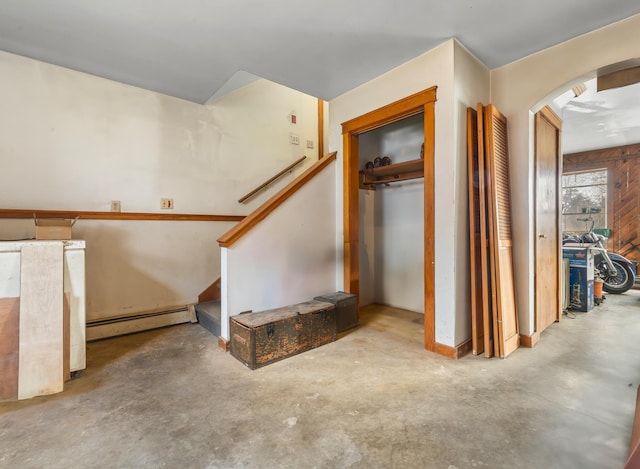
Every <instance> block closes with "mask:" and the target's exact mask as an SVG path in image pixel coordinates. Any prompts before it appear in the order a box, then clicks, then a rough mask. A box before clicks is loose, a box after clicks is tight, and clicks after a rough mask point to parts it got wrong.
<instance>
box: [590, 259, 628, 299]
mask: <svg viewBox="0 0 640 469" xmlns="http://www.w3.org/2000/svg"><path fill="white" fill-rule="evenodd" d="M611 262H612V263H613V265H614V266H615V268H616V275H615V276H611V275H607V266H606V264H605V263H604V261H602V262H601V263H600V264H598V270H599V271H600V275H602V281H603V282H604V284H603V285H602V289H603V290H604V291H606V292H607V293H615V294H618V293H624V292H626V291H628V290H629V289H630V288H631V287H632V286H633V284H634V282H635V280H636V278H635V274H634V273H633V271H632V269H631V266H629V265H627V264H624V263H622V262H620V261H614V260H612V261H611Z"/></svg>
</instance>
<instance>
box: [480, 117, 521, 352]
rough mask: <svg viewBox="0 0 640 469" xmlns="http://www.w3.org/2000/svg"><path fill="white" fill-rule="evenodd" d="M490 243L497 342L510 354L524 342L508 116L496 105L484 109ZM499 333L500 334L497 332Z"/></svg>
mask: <svg viewBox="0 0 640 469" xmlns="http://www.w3.org/2000/svg"><path fill="white" fill-rule="evenodd" d="M484 120H485V123H484V128H485V139H486V142H485V150H486V155H485V156H486V163H487V172H486V175H487V187H488V190H489V191H488V208H489V210H488V212H489V246H490V252H491V256H490V257H491V265H492V268H491V271H492V274H493V275H492V276H493V289H492V291H493V293H494V298H495V301H494V304H493V309H494V314H493V316H494V339H495V342H496V343H497V346H495V345H494V350H495V351H496V355H498V356H500V357H506V356H507V355H509V354H510V353H511V352H513V351H514V350H515V349H516V348H518V346H519V345H520V335H519V334H518V312H517V307H516V291H515V281H514V270H513V227H512V223H511V189H510V178H509V151H508V145H507V144H508V139H507V119H506V118H505V117H504V116H503V115H502V114H501V113H500V112H499V111H498V110H497V109H496V108H495V107H494V106H492V105H488V106H487V107H486V108H485V109H484ZM495 332H497V334H496V333H495Z"/></svg>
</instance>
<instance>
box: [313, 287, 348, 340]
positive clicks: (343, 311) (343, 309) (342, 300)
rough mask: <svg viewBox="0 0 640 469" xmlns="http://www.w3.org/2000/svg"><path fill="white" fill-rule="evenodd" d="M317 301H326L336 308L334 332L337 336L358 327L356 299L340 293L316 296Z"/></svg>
mask: <svg viewBox="0 0 640 469" xmlns="http://www.w3.org/2000/svg"><path fill="white" fill-rule="evenodd" d="M315 299H316V300H318V301H326V302H327V303H331V304H333V305H335V307H336V332H337V333H338V334H339V333H341V332H344V331H346V330H348V329H351V328H353V327H356V326H358V297H357V296H356V295H353V294H351V293H345V292H342V291H339V292H335V293H332V294H330V295H323V296H316V297H315Z"/></svg>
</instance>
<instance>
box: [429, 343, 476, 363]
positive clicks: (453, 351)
mask: <svg viewBox="0 0 640 469" xmlns="http://www.w3.org/2000/svg"><path fill="white" fill-rule="evenodd" d="M472 348H473V346H472V342H471V338H469V339H467V340H465V341H464V342H462V343H461V344H459V345H457V346H455V347H451V346H449V345H444V344H441V343H439V342H435V343H434V348H433V352H435V353H437V354H438V355H442V356H443V357H447V358H453V359H454V360H457V359H458V358H462V357H464V356H465V355H466V354H467V353H469V352H471V349H472Z"/></svg>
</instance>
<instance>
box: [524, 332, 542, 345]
mask: <svg viewBox="0 0 640 469" xmlns="http://www.w3.org/2000/svg"><path fill="white" fill-rule="evenodd" d="M539 341H540V333H539V332H534V333H533V335H520V345H522V346H523V347H526V348H533V347H535V346H536V344H537V343H538V342H539Z"/></svg>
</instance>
